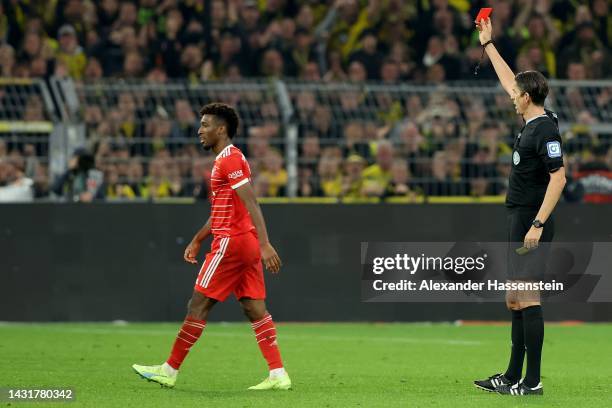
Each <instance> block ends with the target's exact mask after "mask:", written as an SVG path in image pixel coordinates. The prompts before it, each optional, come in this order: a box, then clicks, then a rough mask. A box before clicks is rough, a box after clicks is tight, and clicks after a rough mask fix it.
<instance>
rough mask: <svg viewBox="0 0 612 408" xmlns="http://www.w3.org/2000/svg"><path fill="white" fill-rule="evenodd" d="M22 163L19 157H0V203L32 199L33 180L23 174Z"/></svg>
mask: <svg viewBox="0 0 612 408" xmlns="http://www.w3.org/2000/svg"><path fill="white" fill-rule="evenodd" d="M22 165H23V160H22V159H21V158H20V157H17V158H0V203H8V202H30V201H32V200H33V199H34V189H33V185H34V181H33V180H32V179H31V178H28V177H26V176H25V174H24V171H23V170H24V169H23V168H22V167H23V166H22Z"/></svg>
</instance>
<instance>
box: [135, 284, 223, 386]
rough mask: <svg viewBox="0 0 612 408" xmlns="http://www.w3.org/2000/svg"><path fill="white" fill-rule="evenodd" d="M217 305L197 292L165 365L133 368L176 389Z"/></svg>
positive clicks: (214, 301) (136, 365) (155, 380)
mask: <svg viewBox="0 0 612 408" xmlns="http://www.w3.org/2000/svg"><path fill="white" fill-rule="evenodd" d="M215 303H217V301H216V300H215V299H211V298H208V297H206V296H204V295H203V294H202V293H200V292H198V291H197V290H194V291H193V295H192V297H191V299H190V300H189V303H188V306H187V316H185V320H184V321H183V324H182V325H181V328H180V330H179V332H178V334H177V336H176V339H175V340H174V344H173V345H172V350H171V351H170V356H169V357H168V359H167V360H166V362H165V363H163V364H161V365H154V366H142V365H138V364H134V365H133V366H132V368H133V369H134V371H136V373H138V374H139V375H140V376H141V377H142V378H145V379H147V380H149V381H153V382H156V383H159V384H161V385H162V386H165V387H174V384H175V383H176V378H177V376H178V370H179V368H180V367H181V364H183V361H184V360H185V357H187V354H189V351H190V350H191V347H192V346H193V345H194V344H195V343H196V341H198V339H199V338H200V336H201V335H202V332H203V331H204V328H205V327H206V320H207V318H208V312H209V311H210V310H211V309H212V308H213V306H214V305H215Z"/></svg>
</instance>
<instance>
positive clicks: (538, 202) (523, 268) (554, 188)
mask: <svg viewBox="0 0 612 408" xmlns="http://www.w3.org/2000/svg"><path fill="white" fill-rule="evenodd" d="M477 28H478V30H479V38H480V44H481V45H482V46H483V47H484V50H485V51H486V53H487V55H488V56H489V59H490V60H491V63H492V64H493V68H494V69H495V72H496V73H497V76H498V77H499V80H500V82H501V85H502V86H503V88H504V90H505V91H506V92H507V93H508V94H509V95H510V97H511V98H512V101H513V102H514V106H515V108H516V112H517V113H518V114H519V115H522V116H523V120H524V121H525V125H524V126H523V128H522V129H521V131H520V132H519V134H518V135H517V136H516V139H515V141H514V148H513V154H512V171H511V173H510V181H509V187H508V194H507V196H506V207H507V208H508V217H507V225H508V280H509V281H519V282H528V281H534V280H539V279H538V277H539V275H542V274H543V273H544V272H545V267H546V255H547V250H548V247H549V244H544V245H542V246H541V247H540V248H538V244H539V243H540V242H544V243H547V242H550V241H551V240H552V238H553V235H554V224H553V220H552V217H551V214H552V212H553V209H554V208H555V205H556V204H557V201H559V197H560V196H561V193H562V191H563V187H564V186H565V168H564V167H563V153H562V149H561V136H560V135H559V129H558V123H557V116H556V115H555V114H554V113H553V112H550V111H548V110H545V109H544V101H545V100H546V96H547V95H548V84H547V83H546V79H545V78H544V76H543V75H542V74H541V73H539V72H537V71H525V72H520V73H519V74H517V75H516V76H515V75H514V73H513V72H512V70H511V69H510V67H508V65H507V64H506V62H505V61H504V60H503V58H502V57H501V56H500V55H499V53H498V52H497V50H496V49H495V45H494V44H493V42H492V40H491V36H492V32H493V29H492V26H491V20H490V19H487V20H481V22H480V23H477ZM521 246H522V247H523V249H522V251H524V252H529V253H527V254H526V255H522V256H521V255H518V254H517V252H516V251H515V250H516V249H518V248H520V247H521ZM506 305H507V306H508V309H509V310H510V311H511V313H512V334H511V336H512V352H511V355H510V362H509V364H508V369H507V370H506V372H505V373H503V374H495V375H493V376H491V377H489V378H487V379H485V380H478V381H474V384H475V385H476V387H478V388H481V389H484V390H486V391H496V392H498V393H500V394H508V395H542V394H543V393H544V390H543V387H542V383H541V382H540V362H541V357H542V343H543V340H544V319H543V317H542V306H541V305H540V293H539V291H508V292H507V293H506ZM525 352H526V354H527V368H526V373H525V378H523V379H521V375H522V372H523V360H524V358H525Z"/></svg>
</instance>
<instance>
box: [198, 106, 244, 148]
mask: <svg viewBox="0 0 612 408" xmlns="http://www.w3.org/2000/svg"><path fill="white" fill-rule="evenodd" d="M202 115H213V116H215V117H216V118H217V119H220V120H222V121H223V122H224V123H225V127H226V128H227V135H228V136H229V138H230V139H231V138H233V137H234V136H235V135H236V132H237V131H238V123H239V122H240V119H239V118H238V113H236V110H235V109H234V108H233V107H231V106H230V105H228V104H226V103H221V102H214V103H209V104H208V105H204V106H203V107H202V109H200V116H202Z"/></svg>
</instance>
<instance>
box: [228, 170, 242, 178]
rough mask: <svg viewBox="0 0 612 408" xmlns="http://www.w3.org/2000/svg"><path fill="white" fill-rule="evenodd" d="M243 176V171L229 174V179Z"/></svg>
mask: <svg viewBox="0 0 612 408" xmlns="http://www.w3.org/2000/svg"><path fill="white" fill-rule="evenodd" d="M242 174H243V173H242V170H236V171H232V172H231V173H230V174H228V175H227V177H229V178H230V179H237V178H239V177H242Z"/></svg>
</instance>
